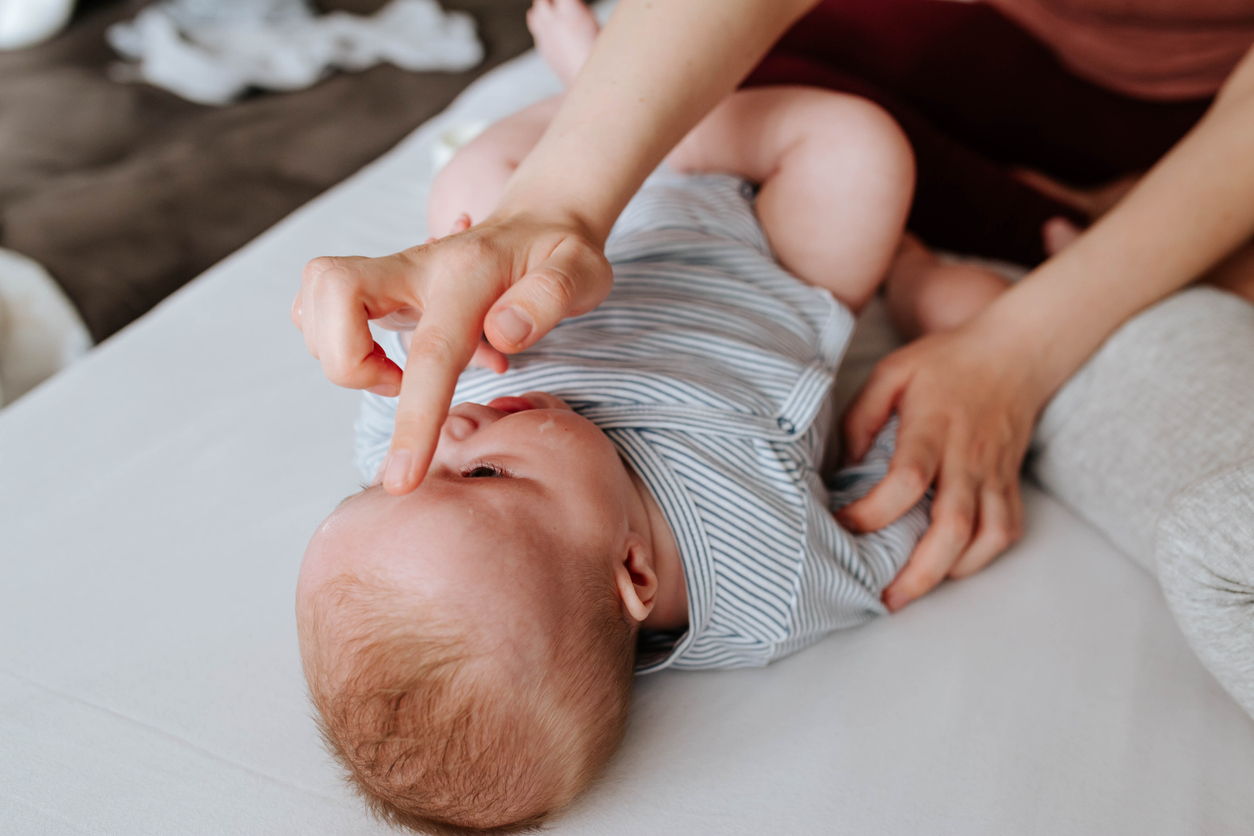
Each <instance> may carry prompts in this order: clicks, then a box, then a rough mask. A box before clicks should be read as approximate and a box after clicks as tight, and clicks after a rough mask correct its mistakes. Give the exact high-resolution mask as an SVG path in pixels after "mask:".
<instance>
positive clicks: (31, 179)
mask: <svg viewBox="0 0 1254 836" xmlns="http://www.w3.org/2000/svg"><path fill="white" fill-rule="evenodd" d="M146 2H148V0H85V2H81V3H80V6H79V11H78V13H77V14H76V16H75V20H74V22H73V24H72V25H71V26H70V28H69V29H68V30H67V31H66V32H65V33H63V34H62V35H61V36H59V37H57V38H56V39H54V40H52V41H49V42H48V43H46V44H42V45H40V46H37V47H33V48H31V49H27V50H21V51H18V52H11V53H0V246H3V247H7V248H9V249H13V250H17V251H18V252H21V253H24V254H26V255H28V256H30V257H32V258H34V259H36V260H37V261H39V262H41V263H42V264H44V265H45V266H46V267H47V268H48V269H49V271H50V272H51V273H52V274H53V276H54V277H55V278H56V279H57V280H58V281H59V282H60V283H61V285H62V287H64V288H65V290H66V292H67V293H68V294H69V296H70V298H71V300H73V301H74V303H75V304H76V305H77V306H78V308H79V311H80V312H81V313H82V315H83V319H84V320H85V321H86V323H87V327H88V328H89V329H90V330H91V332H92V336H93V337H95V338H96V339H97V340H102V339H104V338H106V337H108V336H109V335H110V334H112V333H114V332H115V331H117V330H118V329H119V328H122V327H123V326H125V325H126V324H127V323H129V322H131V321H132V320H134V319H135V318H137V317H139V316H140V315H142V314H143V313H144V312H145V311H147V310H149V309H150V308H151V307H152V306H153V305H155V304H156V303H157V302H159V301H161V299H163V298H165V297H166V296H167V295H169V294H170V293H172V292H173V291H174V290H176V289H178V288H179V287H181V286H182V285H183V284H185V283H186V282H187V281H189V280H190V279H192V278H194V277H195V276H196V275H198V274H199V273H201V272H203V271H204V270H205V269H206V268H208V267H209V266H211V265H212V264H214V263H215V262H217V261H219V260H221V259H222V258H223V257H224V256H226V255H228V254H230V253H231V252H232V251H234V250H236V249H238V248H239V247H240V246H241V245H243V244H245V243H246V242H248V241H249V240H251V239H252V238H254V237H256V236H257V235H258V234H259V233H261V232H262V231H264V230H265V229H266V228H268V227H269V226H271V225H272V224H274V223H275V222H276V221H278V220H279V219H280V218H282V217H284V216H285V215H287V214H288V213H289V212H291V211H292V210H293V209H295V208H296V207H298V206H300V205H301V204H303V203H305V202H307V201H308V200H310V199H311V198H313V197H314V196H315V195H317V194H319V193H321V192H323V191H324V190H326V189H327V188H329V187H330V186H332V185H334V184H336V183H338V182H339V181H340V180H343V179H344V178H345V177H347V176H348V175H350V174H352V173H353V172H355V171H357V170H358V169H359V168H361V167H362V166H363V165H365V164H366V163H368V162H370V161H371V160H373V159H374V158H376V157H378V156H379V155H380V154H382V153H383V152H384V151H386V150H388V149H389V148H391V147H392V146H393V145H395V144H396V143H397V142H398V141H399V140H400V139H401V138H403V137H404V136H405V135H406V134H408V133H409V132H410V131H412V130H413V129H414V128H415V127H417V126H418V125H420V124H421V123H422V122H424V121H426V120H427V119H428V118H429V117H431V116H433V115H434V114H436V113H438V112H439V111H440V110H442V109H443V108H444V107H445V106H446V105H447V104H448V103H449V102H450V101H451V100H452V99H453V98H454V97H455V96H456V95H457V93H458V92H460V91H461V90H462V89H463V88H464V87H465V86H466V85H467V84H469V83H470V82H471V81H472V80H474V79H475V78H476V77H478V76H479V75H480V74H482V73H483V72H484V71H486V70H488V69H490V68H491V67H492V66H494V65H496V64H498V63H500V62H502V61H504V60H507V59H509V58H511V57H513V56H515V55H517V54H519V53H521V52H522V51H524V50H526V49H528V48H530V46H531V38H530V36H529V35H528V33H527V30H526V26H525V22H524V13H525V11H526V8H527V6H528V5H529V0H442V2H443V3H444V5H445V7H446V8H455V9H462V10H465V11H468V12H470V13H471V14H473V15H474V16H475V18H476V20H477V21H478V23H479V30H480V31H479V34H480V37H481V38H482V40H483V41H484V44H485V46H486V47H487V60H485V61H484V63H483V64H481V65H480V66H479V67H477V68H475V69H474V70H472V71H469V72H464V73H407V72H404V71H402V70H399V69H397V68H396V67H392V66H390V65H384V66H379V67H375V68H374V69H371V70H367V71H366V72H363V73H357V74H351V75H350V74H337V75H334V76H331V77H330V78H328V79H326V80H325V81H323V82H321V83H319V84H318V85H316V86H315V87H313V88H310V89H308V90H303V91H299V92H296V93H284V94H257V95H254V96H251V97H249V98H247V99H245V100H243V101H241V102H239V103H237V104H234V105H231V106H229V107H225V108H211V107H204V106H201V105H196V104H192V103H190V102H186V101H183V100H182V99H179V98H177V97H176V96H174V95H172V94H170V93H167V92H165V91H163V90H158V89H155V88H152V87H147V86H143V85H123V84H116V83H114V82H112V81H110V80H109V78H108V75H107V68H108V66H109V64H110V63H112V62H113V61H115V60H116V56H115V55H114V54H113V53H112V51H111V50H110V48H109V47H108V45H107V44H106V43H105V42H104V39H103V32H104V29H105V27H106V26H108V25H109V24H110V23H113V22H114V21H116V20H119V19H122V18H126V17H129V16H132V15H133V14H134V13H135V11H136V10H137V9H139V8H140V7H142V6H144V5H145V4H146ZM322 5H323V6H324V7H328V8H330V7H334V8H342V9H347V10H350V11H357V12H369V11H372V10H373V9H374V8H377V7H378V6H380V5H382V0H334V1H332V0H326V2H323V3H322Z"/></svg>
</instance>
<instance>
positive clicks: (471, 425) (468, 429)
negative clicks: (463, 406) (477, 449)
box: [444, 415, 477, 441]
mask: <svg viewBox="0 0 1254 836" xmlns="http://www.w3.org/2000/svg"><path fill="white" fill-rule="evenodd" d="M476 429H477V427H476V425H475V422H474V421H471V420H470V419H469V418H466V417H465V416H462V415H450V416H449V417H448V420H446V421H445V422H444V432H446V433H447V434H448V436H449V438H451V439H453V440H454V441H463V440H465V439H467V438H470V435H471V433H473V432H474V431H475V430H476Z"/></svg>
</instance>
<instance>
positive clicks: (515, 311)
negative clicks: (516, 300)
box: [492, 305, 535, 345]
mask: <svg viewBox="0 0 1254 836" xmlns="http://www.w3.org/2000/svg"><path fill="white" fill-rule="evenodd" d="M492 324H493V325H495V326H496V330H497V331H498V332H500V334H501V336H502V337H504V338H505V339H507V340H509V341H510V342H511V343H513V344H514V345H521V344H522V342H523V340H525V339H527V335H528V334H530V333H531V329H532V328H533V327H534V325H535V323H533V322H532V321H531V317H530V316H528V314H527V312H526V311H524V310H523V309H522V308H519V307H517V306H514V305H510V306H509V307H508V308H504V309H502V310H500V311H497V313H496V316H495V317H493V319H492Z"/></svg>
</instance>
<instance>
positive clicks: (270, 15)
mask: <svg viewBox="0 0 1254 836" xmlns="http://www.w3.org/2000/svg"><path fill="white" fill-rule="evenodd" d="M107 38H108V40H109V43H110V44H111V45H112V46H113V48H114V49H116V50H117V51H118V52H119V53H120V54H121V55H123V56H125V57H126V58H129V59H131V60H132V61H133V62H135V63H133V64H120V65H117V67H118V70H117V72H116V73H115V76H116V77H118V78H119V79H121V80H134V81H146V82H148V83H149V84H153V85H155V86H157V87H163V88H165V89H167V90H169V91H171V92H173V93H176V94H178V95H179V96H182V97H183V98H185V99H189V100H191V101H193V102H199V103H201V104H209V105H224V104H228V103H230V102H231V101H232V100H234V99H236V98H237V97H239V96H240V95H241V94H242V93H244V92H245V91H246V90H248V89H249V88H252V87H258V88H262V89H266V90H299V89H301V88H304V87H308V86H310V85H312V84H313V83H314V82H316V81H318V79H320V78H322V77H323V76H324V75H326V74H327V73H328V72H330V71H331V70H332V69H336V68H338V69H344V70H351V71H357V70H364V69H366V68H368V67H372V66H374V65H375V64H379V63H382V62H385V61H386V62H389V63H392V64H395V65H396V66H398V67H401V68H402V69H405V70H410V71H422V70H466V69H470V68H471V67H473V66H475V65H476V64H478V63H479V62H480V61H482V60H483V45H482V44H481V43H480V42H479V39H478V37H477V35H476V33H475V22H474V19H473V18H472V17H470V15H468V14H466V13H464V12H446V11H444V10H443V9H442V8H440V5H439V4H438V3H437V2H435V0H392V1H391V2H390V3H388V4H387V5H386V6H384V7H383V8H382V9H380V10H379V11H378V12H376V13H375V14H373V15H370V16H369V17H363V16H361V15H352V14H348V13H346V12H332V13H331V14H327V15H321V16H319V15H315V14H314V12H313V11H312V9H311V8H310V7H309V5H308V4H307V3H306V2H305V0H162V2H158V3H154V4H153V5H151V6H148V7H146V8H144V9H143V10H142V11H141V12H140V13H139V15H138V16H136V17H135V19H134V20H131V21H128V22H124V23H117V24H114V25H113V26H111V27H110V28H109V30H108V32H107Z"/></svg>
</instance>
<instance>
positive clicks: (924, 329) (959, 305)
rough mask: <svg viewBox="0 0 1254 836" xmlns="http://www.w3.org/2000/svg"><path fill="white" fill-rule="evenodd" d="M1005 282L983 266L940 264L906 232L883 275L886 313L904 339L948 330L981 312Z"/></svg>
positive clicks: (940, 262)
mask: <svg viewBox="0 0 1254 836" xmlns="http://www.w3.org/2000/svg"><path fill="white" fill-rule="evenodd" d="M1007 285H1008V282H1007V281H1006V280H1005V279H1004V278H1002V277H1001V276H998V275H996V274H995V273H993V272H992V271H990V270H986V269H984V268H983V267H977V266H975V265H974V264H961V263H950V264H947V263H945V262H942V261H941V260H940V259H939V258H937V257H936V255H935V254H934V253H933V252H932V251H931V250H929V249H928V248H927V247H926V246H925V245H924V244H923V242H922V241H920V240H919V239H917V238H915V237H914V236H913V235H911V234H910V233H906V234H905V235H903V236H902V240H901V246H900V247H898V249H897V255H896V256H895V257H894V259H893V263H892V265H891V266H890V267H889V268H888V276H887V278H886V279H885V291H886V301H887V302H888V315H889V318H890V319H891V320H892V322H893V325H895V326H896V327H897V330H898V332H899V333H900V334H901V335H902V336H903V337H905V338H906V339H914V338H915V337H919V336H922V335H923V334H931V333H933V332H935V331H949V330H952V329H954V328H957V327H959V326H961V325H963V324H964V323H966V322H967V321H968V320H969V319H971V318H972V317H973V316H975V315H976V314H977V313H979V312H980V311H981V310H983V309H984V308H985V307H986V306H987V305H988V304H989V303H990V302H992V301H993V300H994V299H995V298H997V296H998V294H1000V293H1001V292H1002V291H1003V290H1005V289H1006V286H1007Z"/></svg>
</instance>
